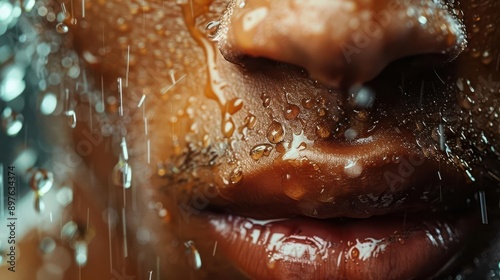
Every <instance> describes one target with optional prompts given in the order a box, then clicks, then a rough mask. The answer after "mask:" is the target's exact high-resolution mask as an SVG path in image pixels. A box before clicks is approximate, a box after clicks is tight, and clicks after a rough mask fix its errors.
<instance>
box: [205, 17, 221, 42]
mask: <svg viewBox="0 0 500 280" xmlns="http://www.w3.org/2000/svg"><path fill="white" fill-rule="evenodd" d="M219 26H220V21H218V20H214V21H211V22H209V23H207V25H206V26H205V32H206V34H207V37H208V38H209V39H212V40H214V39H216V38H217V32H218V31H219Z"/></svg>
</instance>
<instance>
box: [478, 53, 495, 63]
mask: <svg viewBox="0 0 500 280" xmlns="http://www.w3.org/2000/svg"><path fill="white" fill-rule="evenodd" d="M481 61H482V62H483V64H484V65H489V64H491V62H492V61H493V56H492V55H491V54H490V52H489V51H484V52H483V55H482V60H481Z"/></svg>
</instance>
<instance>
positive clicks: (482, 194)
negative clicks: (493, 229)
mask: <svg viewBox="0 0 500 280" xmlns="http://www.w3.org/2000/svg"><path fill="white" fill-rule="evenodd" d="M478 194H479V204H480V207H481V222H482V223H483V224H485V225H486V224H488V211H487V209H486V194H485V192H484V191H479V193H478Z"/></svg>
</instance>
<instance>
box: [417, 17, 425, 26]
mask: <svg viewBox="0 0 500 280" xmlns="http://www.w3.org/2000/svg"><path fill="white" fill-rule="evenodd" d="M418 22H419V23H420V24H422V25H426V24H427V18H426V17H425V16H419V17H418Z"/></svg>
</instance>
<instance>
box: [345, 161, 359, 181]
mask: <svg viewBox="0 0 500 280" xmlns="http://www.w3.org/2000/svg"><path fill="white" fill-rule="evenodd" d="M344 172H345V173H346V175H347V176H349V177H350V178H356V177H359V175H361V173H362V172H363V167H362V166H361V165H360V164H359V163H358V162H357V161H351V160H350V161H348V162H347V164H346V165H345V166H344Z"/></svg>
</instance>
